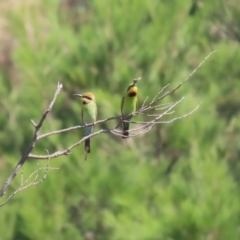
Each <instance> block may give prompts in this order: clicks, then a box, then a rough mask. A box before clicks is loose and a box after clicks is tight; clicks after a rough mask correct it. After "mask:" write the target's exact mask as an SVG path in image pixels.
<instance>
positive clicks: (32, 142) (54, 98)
mask: <svg viewBox="0 0 240 240" xmlns="http://www.w3.org/2000/svg"><path fill="white" fill-rule="evenodd" d="M61 90H62V84H61V83H58V87H57V90H56V92H55V94H54V97H53V100H52V102H51V103H50V105H49V106H48V108H47V110H46V111H45V112H44V114H43V115H42V117H41V119H40V121H39V123H38V124H35V123H34V121H33V120H31V122H32V124H33V126H34V127H35V131H34V134H33V138H32V140H31V142H30V144H29V146H28V148H27V150H26V152H25V153H24V154H23V155H22V156H21V158H20V160H19V162H18V164H17V165H16V167H15V168H14V170H13V172H12V173H11V175H10V176H9V177H8V179H7V181H6V182H5V183H4V185H3V187H2V188H1V190H0V198H1V197H2V196H3V195H4V194H5V191H6V190H7V188H8V186H9V185H10V183H11V182H12V180H13V179H14V178H15V176H16V175H17V173H18V171H19V170H20V169H21V167H22V166H23V164H24V163H25V161H26V159H27V158H28V155H29V154H30V153H31V151H32V149H33V148H34V147H35V144H36V142H37V135H38V132H39V130H40V128H41V127H42V124H43V122H44V120H45V119H46V117H47V115H48V113H49V112H50V111H51V110H52V107H53V105H54V103H55V101H56V99H57V96H58V95H59V93H60V91H61Z"/></svg>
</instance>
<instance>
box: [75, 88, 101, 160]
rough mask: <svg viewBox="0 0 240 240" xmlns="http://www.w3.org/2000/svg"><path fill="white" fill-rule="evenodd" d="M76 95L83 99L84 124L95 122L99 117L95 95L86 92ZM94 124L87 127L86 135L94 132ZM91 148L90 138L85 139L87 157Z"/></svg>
mask: <svg viewBox="0 0 240 240" xmlns="http://www.w3.org/2000/svg"><path fill="white" fill-rule="evenodd" d="M74 96H78V97H80V98H81V100H82V104H83V105H82V122H83V124H88V123H94V122H95V121H96V119H97V105H96V102H95V96H94V95H93V94H92V93H90V92H87V93H84V94H74ZM93 129H94V126H90V127H85V129H84V130H85V136H88V135H90V134H92V133H93ZM90 151H91V148H90V138H87V139H86V140H85V152H86V157H85V159H86V158H87V154H88V153H90Z"/></svg>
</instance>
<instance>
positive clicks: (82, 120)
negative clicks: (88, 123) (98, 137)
mask: <svg viewBox="0 0 240 240" xmlns="http://www.w3.org/2000/svg"><path fill="white" fill-rule="evenodd" d="M81 118H82V123H83V124H84V119H83V108H82V111H81Z"/></svg>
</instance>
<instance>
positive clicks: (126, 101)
mask: <svg viewBox="0 0 240 240" xmlns="http://www.w3.org/2000/svg"><path fill="white" fill-rule="evenodd" d="M140 79H141V78H136V79H134V80H133V83H132V84H130V85H129V86H128V88H127V92H126V93H125V96H124V97H123V98H122V101H121V115H122V120H123V133H122V138H128V137H129V132H128V130H129V125H130V123H129V122H130V120H131V118H132V117H127V116H128V115H129V114H131V113H133V112H135V111H136V108H137V94H138V88H137V82H138V81H139V80H140Z"/></svg>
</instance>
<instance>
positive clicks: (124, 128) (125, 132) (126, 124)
mask: <svg viewBox="0 0 240 240" xmlns="http://www.w3.org/2000/svg"><path fill="white" fill-rule="evenodd" d="M128 130H129V123H127V122H125V123H123V133H122V135H123V136H122V138H128V137H129V133H128Z"/></svg>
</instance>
